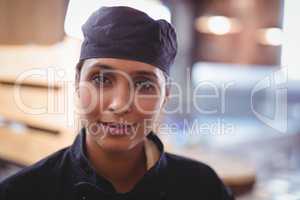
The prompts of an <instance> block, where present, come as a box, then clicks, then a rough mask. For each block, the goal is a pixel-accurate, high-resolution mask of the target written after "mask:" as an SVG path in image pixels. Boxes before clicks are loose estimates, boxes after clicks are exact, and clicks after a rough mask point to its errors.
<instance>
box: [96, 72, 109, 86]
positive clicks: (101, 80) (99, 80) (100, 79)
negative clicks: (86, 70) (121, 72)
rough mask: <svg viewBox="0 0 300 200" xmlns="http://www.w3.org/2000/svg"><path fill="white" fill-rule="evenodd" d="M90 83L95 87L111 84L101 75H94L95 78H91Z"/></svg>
mask: <svg viewBox="0 0 300 200" xmlns="http://www.w3.org/2000/svg"><path fill="white" fill-rule="evenodd" d="M92 81H93V83H95V84H96V85H103V86H106V85H110V84H111V81H110V80H109V79H108V78H107V77H105V76H103V75H95V76H93V77H92Z"/></svg>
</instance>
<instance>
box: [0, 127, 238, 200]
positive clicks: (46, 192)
mask: <svg viewBox="0 0 300 200" xmlns="http://www.w3.org/2000/svg"><path fill="white" fill-rule="evenodd" d="M85 137H86V132H85V129H82V130H81V131H80V134H79V135H78V136H77V137H76V139H75V141H74V143H73V144H72V145H71V146H70V147H67V148H64V149H62V150H60V151H58V152H56V153H54V154H52V155H50V156H48V157H47V158H45V159H43V160H41V161H39V162H37V163H36V164H34V165H32V166H30V167H27V168H25V169H23V170H21V171H20V172H18V173H17V174H15V175H13V176H11V177H9V178H7V179H6V180H4V181H3V182H2V183H0V199H1V200H20V199H28V200H48V199H49V200H60V199H70V200H75V199H81V200H102V199H103V200H104V199H105V200H117V199H124V200H126V199H128V200H163V199H164V200H183V199H188V200H192V199H197V200H201V199H203V200H232V199H233V197H232V195H231V194H230V192H229V190H228V189H227V188H226V187H225V186H224V185H223V183H222V181H221V180H220V179H219V178H218V176H217V175H216V173H215V172H214V170H212V169H211V168H210V167H209V166H207V165H206V164H204V163H201V162H198V161H195V160H191V159H188V158H185V157H182V156H178V155H174V154H171V153H167V152H164V147H163V144H162V142H161V140H160V139H159V138H158V137H157V136H156V135H155V134H154V133H152V132H151V133H150V134H149V135H148V136H147V137H148V138H149V139H151V140H152V141H154V143H155V144H156V145H157V146H158V148H159V150H160V151H161V156H160V159H159V160H158V161H157V162H156V164H155V165H154V166H153V167H152V168H150V169H149V170H148V171H147V172H146V174H145V175H144V177H143V178H142V179H141V180H140V181H139V182H138V183H137V185H136V186H135V187H134V189H133V190H131V191H130V192H127V193H122V194H121V193H117V192H116V191H115V189H114V187H113V185H112V184H111V183H110V182H109V181H108V180H107V179H105V178H104V177H102V176H100V175H97V174H96V173H95V170H93V168H92V167H91V164H90V162H89V161H88V159H87V156H86V147H85V142H84V141H85ZM28 156H30V155H28Z"/></svg>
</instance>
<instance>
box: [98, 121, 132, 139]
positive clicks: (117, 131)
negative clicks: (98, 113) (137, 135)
mask: <svg viewBox="0 0 300 200" xmlns="http://www.w3.org/2000/svg"><path fill="white" fill-rule="evenodd" d="M100 124H101V125H102V127H103V129H104V131H105V133H109V134H110V135H119V136H120V135H129V134H130V133H131V132H132V131H133V128H134V124H119V123H113V122H100Z"/></svg>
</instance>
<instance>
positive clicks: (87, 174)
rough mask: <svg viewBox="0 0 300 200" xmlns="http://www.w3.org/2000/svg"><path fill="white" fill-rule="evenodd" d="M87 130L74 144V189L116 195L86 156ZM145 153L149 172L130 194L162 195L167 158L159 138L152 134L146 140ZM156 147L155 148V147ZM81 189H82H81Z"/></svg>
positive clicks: (72, 150)
mask: <svg viewBox="0 0 300 200" xmlns="http://www.w3.org/2000/svg"><path fill="white" fill-rule="evenodd" d="M85 137H86V130H85V128H82V129H81V130H80V132H79V134H78V135H77V137H76V139H75V141H74V143H73V144H72V146H71V148H70V151H71V158H72V164H74V165H76V167H75V168H76V169H77V171H78V174H77V176H78V179H77V181H76V182H75V183H74V187H75V188H77V189H79V190H81V189H82V188H89V189H91V188H94V190H97V191H99V192H100V193H105V194H107V195H111V194H116V191H115V189H114V187H113V185H112V184H111V183H110V182H109V181H108V180H107V179H105V178H104V177H102V176H101V175H98V174H96V171H95V170H94V168H93V167H92V165H91V163H90V161H89V160H88V158H87V156H86V147H85ZM146 139H147V140H148V141H147V142H146V143H145V152H146V157H147V168H148V171H147V172H146V174H145V175H144V177H143V178H142V179H141V180H140V181H139V182H138V183H137V185H136V186H135V188H134V189H133V190H132V191H130V192H129V193H130V194H131V193H140V192H142V193H148V192H149V193H151V194H152V193H155V192H154V191H156V193H159V194H162V193H164V191H162V190H163V188H162V187H163V180H164V178H163V177H164V176H165V169H166V165H167V162H166V157H165V152H164V145H163V143H162V141H161V140H160V139H159V138H158V136H157V135H156V134H155V133H153V132H150V133H149V134H148V135H147V138H146ZM153 145H154V146H153ZM80 188H81V189H80Z"/></svg>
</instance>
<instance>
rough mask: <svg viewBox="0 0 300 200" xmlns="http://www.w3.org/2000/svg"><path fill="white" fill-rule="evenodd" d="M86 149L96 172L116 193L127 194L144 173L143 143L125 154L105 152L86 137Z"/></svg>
mask: <svg viewBox="0 0 300 200" xmlns="http://www.w3.org/2000/svg"><path fill="white" fill-rule="evenodd" d="M86 149H87V154H88V158H89V160H90V162H91V163H92V165H93V167H94V168H95V170H96V172H97V173H98V174H99V175H101V176H103V177H105V178H106V179H108V180H109V181H110V182H111V183H112V184H113V185H114V187H115V189H116V190H117V191H118V192H122V193H123V192H128V191H130V190H131V189H132V188H133V187H134V186H135V184H136V183H137V182H138V181H139V180H140V179H141V178H142V177H143V175H144V174H145V172H146V170H147V169H146V156H145V152H144V143H143V142H141V143H140V144H138V145H136V146H135V147H134V148H132V149H130V150H128V151H126V152H107V151H105V150H104V149H102V148H101V147H100V146H99V145H98V144H97V143H96V142H95V141H94V140H93V139H92V138H90V137H86Z"/></svg>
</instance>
